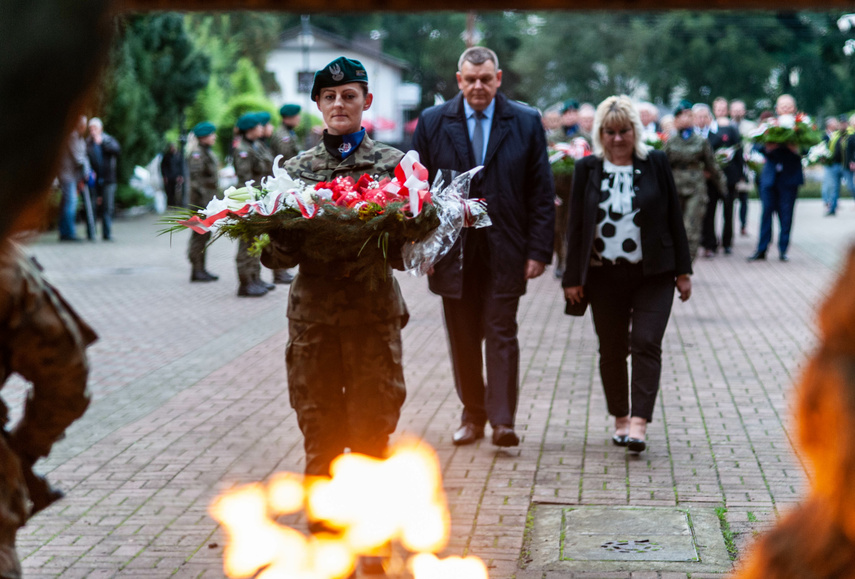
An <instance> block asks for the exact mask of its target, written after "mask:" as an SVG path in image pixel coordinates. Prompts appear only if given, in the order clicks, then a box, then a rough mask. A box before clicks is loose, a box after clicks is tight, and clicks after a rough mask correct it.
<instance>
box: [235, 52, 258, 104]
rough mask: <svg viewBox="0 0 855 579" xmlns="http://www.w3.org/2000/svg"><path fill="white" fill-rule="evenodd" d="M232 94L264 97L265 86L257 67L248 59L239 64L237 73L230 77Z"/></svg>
mask: <svg viewBox="0 0 855 579" xmlns="http://www.w3.org/2000/svg"><path fill="white" fill-rule="evenodd" d="M230 81H231V94H233V95H256V96H264V94H265V93H264V86H263V85H262V84H261V76H260V75H259V74H258V70H256V68H255V65H253V64H252V61H251V60H249V59H248V58H241V59H240V60H238V62H237V66H236V67H235V71H234V72H233V73H232V74H231V76H230Z"/></svg>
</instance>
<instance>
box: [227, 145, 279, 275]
mask: <svg viewBox="0 0 855 579" xmlns="http://www.w3.org/2000/svg"><path fill="white" fill-rule="evenodd" d="M234 163H235V174H236V175H237V181H238V186H239V187H243V185H244V183H246V182H247V181H255V183H254V184H253V185H254V186H255V187H261V180H262V179H263V178H264V177H269V176H270V175H271V174H272V173H273V157H272V156H271V154H270V149H268V148H267V146H266V145H265V144H264V143H262V142H261V139H257V140H255V141H249V140H247V139H244V138H241V140H240V143H238V146H237V147H235V152H234ZM250 244H251V243H250V242H247V241H244V240H241V241H240V242H239V243H238V252H237V256H236V257H235V261H236V262H237V272H238V278H239V279H240V281H241V284H246V283H250V282H252V281H259V280H260V279H261V276H260V273H261V264H260V263H259V260H258V258H257V257H253V256H252V255H250V254H249V246H250Z"/></svg>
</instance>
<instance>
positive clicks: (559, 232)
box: [546, 126, 591, 277]
mask: <svg viewBox="0 0 855 579" xmlns="http://www.w3.org/2000/svg"><path fill="white" fill-rule="evenodd" d="M577 137H581V138H583V139H585V140H586V141H588V144H589V145H590V144H591V135H589V134H588V133H586V132H585V131H583V130H582V129H579V131H578V132H577V133H576V134H574V135H571V136H570V137H568V136H567V131H566V129H565V128H564V127H563V126H562V127H558V128H557V129H554V130H552V131H550V132H549V133H547V135H546V142H547V143H548V144H549V145H554V144H555V143H566V142H568V141H571V140H573V139H575V138H577ZM553 180H554V183H555V197H556V200H557V201H560V204H558V205H556V206H555V237H554V241H553V250H554V252H555V277H561V276H562V275H563V274H564V267H565V261H566V259H567V258H566V255H565V254H566V253H567V224H568V222H569V220H570V215H569V209H570V190H571V188H572V187H573V173H564V174H561V175H553Z"/></svg>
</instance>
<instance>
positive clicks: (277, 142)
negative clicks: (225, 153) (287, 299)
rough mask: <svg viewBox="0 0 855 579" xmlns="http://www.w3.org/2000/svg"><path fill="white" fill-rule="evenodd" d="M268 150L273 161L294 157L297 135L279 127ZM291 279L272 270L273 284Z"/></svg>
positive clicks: (292, 131) (296, 148) (296, 147)
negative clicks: (280, 157) (279, 158)
mask: <svg viewBox="0 0 855 579" xmlns="http://www.w3.org/2000/svg"><path fill="white" fill-rule="evenodd" d="M270 150H271V153H272V154H273V158H274V159H275V158H276V157H277V156H279V155H282V161H288V160H289V159H293V158H294V157H296V156H297V154H298V153H299V152H300V147H299V146H298V145H297V135H296V134H295V133H294V130H293V129H291V128H289V127H286V126H285V125H284V124H283V125H279V128H278V129H276V131H274V133H273V136H272V137H270ZM293 279H294V278H293V277H291V274H290V273H288V270H287V269H274V270H273V281H274V282H275V283H291V282H292V281H293Z"/></svg>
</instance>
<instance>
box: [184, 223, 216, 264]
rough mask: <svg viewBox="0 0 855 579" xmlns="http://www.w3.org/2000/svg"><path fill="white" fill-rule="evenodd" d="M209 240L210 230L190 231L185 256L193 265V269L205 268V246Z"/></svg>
mask: <svg viewBox="0 0 855 579" xmlns="http://www.w3.org/2000/svg"><path fill="white" fill-rule="evenodd" d="M209 241H211V232H210V231H209V232H208V233H196V232H195V231H193V232H191V233H190V244H189V246H188V247H187V258H188V259H189V260H190V263H191V264H192V265H193V269H194V270H195V269H205V246H206V245H208V242H209Z"/></svg>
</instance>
